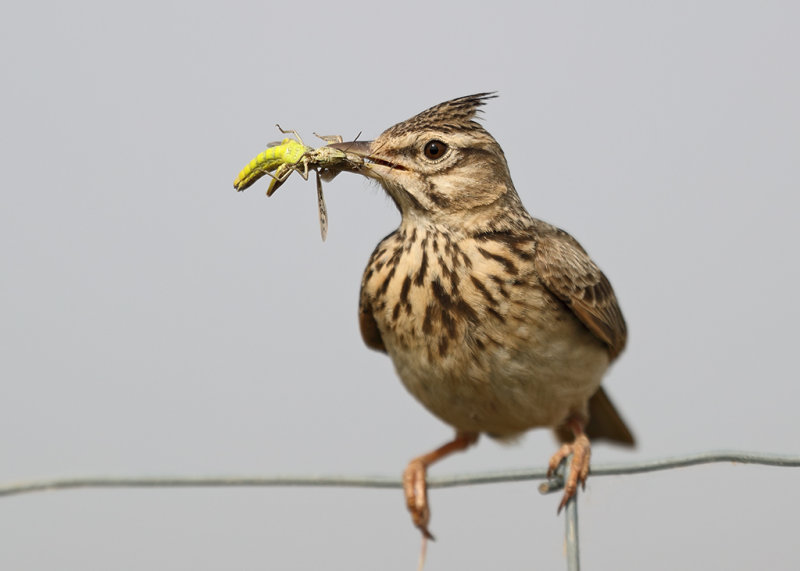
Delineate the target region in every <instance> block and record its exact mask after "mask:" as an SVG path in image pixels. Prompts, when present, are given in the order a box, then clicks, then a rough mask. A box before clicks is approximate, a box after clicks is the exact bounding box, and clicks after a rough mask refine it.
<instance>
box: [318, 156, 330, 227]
mask: <svg viewBox="0 0 800 571" xmlns="http://www.w3.org/2000/svg"><path fill="white" fill-rule="evenodd" d="M317 209H318V210H319V233H320V234H321V235H322V241H323V242H324V241H325V238H327V237H328V209H327V207H326V206H325V197H324V196H323V195H322V179H321V178H320V177H319V171H317Z"/></svg>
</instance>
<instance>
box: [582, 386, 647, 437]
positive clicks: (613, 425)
mask: <svg viewBox="0 0 800 571" xmlns="http://www.w3.org/2000/svg"><path fill="white" fill-rule="evenodd" d="M586 436H588V437H589V439H590V440H595V439H597V440H599V439H605V440H610V441H611V442H615V443H617V444H623V445H625V446H634V445H635V444H636V441H635V440H634V438H633V434H631V431H630V430H628V427H627V426H626V425H625V421H624V420H622V417H621V416H620V414H619V412H617V409H616V408H614V404H613V403H612V402H611V400H610V399H609V398H608V395H607V394H606V392H605V391H604V390H603V387H600V388H599V389H598V390H597V392H596V393H594V396H592V398H590V399H589V424H588V425H586Z"/></svg>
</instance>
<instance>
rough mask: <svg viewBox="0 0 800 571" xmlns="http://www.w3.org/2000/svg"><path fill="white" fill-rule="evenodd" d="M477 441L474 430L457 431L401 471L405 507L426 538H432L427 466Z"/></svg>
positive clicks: (476, 434)
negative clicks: (429, 529) (429, 526)
mask: <svg viewBox="0 0 800 571" xmlns="http://www.w3.org/2000/svg"><path fill="white" fill-rule="evenodd" d="M477 441H478V433H476V432H457V433H456V437H455V438H454V439H453V440H451V441H450V442H448V443H447V444H444V445H443V446H440V447H439V448H437V449H436V450H434V451H433V452H428V453H427V454H423V455H422V456H419V457H417V458H414V459H413V460H412V461H411V462H409V463H408V466H407V467H406V469H405V471H404V472H403V491H404V492H405V495H406V507H408V511H409V512H411V519H412V520H413V522H414V525H416V526H417V527H418V528H419V530H420V531H421V532H422V535H423V537H424V538H426V539H433V535H431V532H430V531H428V522H429V521H430V519H431V510H430V508H429V507H428V486H427V483H426V481H425V475H426V472H427V469H428V466H430V465H431V464H433V463H434V462H436V461H438V460H441V459H442V458H445V457H446V456H449V455H450V454H452V453H453V452H459V451H461V450H466V449H467V448H469V447H470V446H471V445H473V444H475V442H477Z"/></svg>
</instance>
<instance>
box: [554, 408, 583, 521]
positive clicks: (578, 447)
mask: <svg viewBox="0 0 800 571" xmlns="http://www.w3.org/2000/svg"><path fill="white" fill-rule="evenodd" d="M567 425H568V426H569V427H570V428H571V429H572V433H573V434H574V435H575V440H573V441H572V443H570V444H563V445H562V446H561V448H559V450H558V452H556V453H555V454H553V457H552V458H550V464H549V466H548V468H547V477H548V478H549V477H550V476H552V475H553V472H555V470H556V468H558V466H559V464H561V462H563V461H564V460H565V459H566V458H567V457H568V456H569V455H570V454H572V464H571V466H570V470H569V476H568V477H567V482H566V484H565V486H564V496H563V497H562V498H561V503H560V504H559V505H558V511H557V512H556V513H561V510H562V509H563V508H564V506H565V505H567V502H568V501H569V499H570V498H571V497H572V496H574V495H575V494H576V493H577V492H578V482H580V484H581V487H583V488H584V489H586V477H587V476H588V475H589V460H590V459H591V457H592V450H591V446H590V444H589V437H588V436H586V433H585V432H584V431H583V426H584V423H583V421H581V420H578V419H577V418H571V419H569V420H568V421H567Z"/></svg>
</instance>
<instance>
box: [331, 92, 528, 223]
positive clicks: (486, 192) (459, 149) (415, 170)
mask: <svg viewBox="0 0 800 571" xmlns="http://www.w3.org/2000/svg"><path fill="white" fill-rule="evenodd" d="M493 97H495V95H493V94H491V93H479V94H476V95H469V96H466V97H460V98H458V99H453V100H451V101H446V102H444V103H440V104H439V105H436V106H434V107H431V108H430V109H427V110H425V111H423V112H422V113H420V114H418V115H415V116H414V117H412V118H411V119H408V120H406V121H403V122H402V123H398V124H397V125H394V126H393V127H390V128H389V129H387V130H386V131H384V132H383V133H382V134H381V135H380V136H379V137H378V138H377V139H375V140H374V141H355V142H350V143H335V144H333V145H331V146H332V147H335V148H337V149H340V150H343V151H347V152H348V153H352V154H355V155H358V156H360V157H362V158H363V159H365V163H364V166H363V167H362V168H360V169H358V170H357V172H359V173H360V174H363V175H364V176H367V177H369V178H372V179H375V180H377V181H378V182H379V183H380V184H381V185H382V186H383V188H384V189H385V190H386V192H387V193H388V194H389V196H390V197H391V198H392V199H393V200H394V202H395V204H396V205H397V207H398V208H399V209H400V212H401V213H402V215H403V218H404V219H405V218H417V219H421V221H429V222H432V223H435V224H444V225H447V226H451V227H453V226H462V225H463V224H465V223H474V221H475V218H476V217H477V218H481V217H493V216H500V215H502V212H503V211H504V210H506V209H507V207H508V206H510V205H512V204H514V205H516V204H518V203H519V198H518V197H517V193H516V191H515V190H514V185H513V183H512V182H511V175H510V174H509V172H508V164H507V163H506V159H505V155H504V154H503V150H502V149H501V148H500V145H498V144H497V141H495V140H494V137H492V136H491V135H490V134H489V133H488V132H487V131H486V130H485V129H484V128H483V127H482V126H481V125H480V124H479V123H478V122H477V121H475V115H476V113H477V112H478V111H479V108H480V107H481V106H482V105H484V104H485V103H486V100H487V99H491V98H493Z"/></svg>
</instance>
